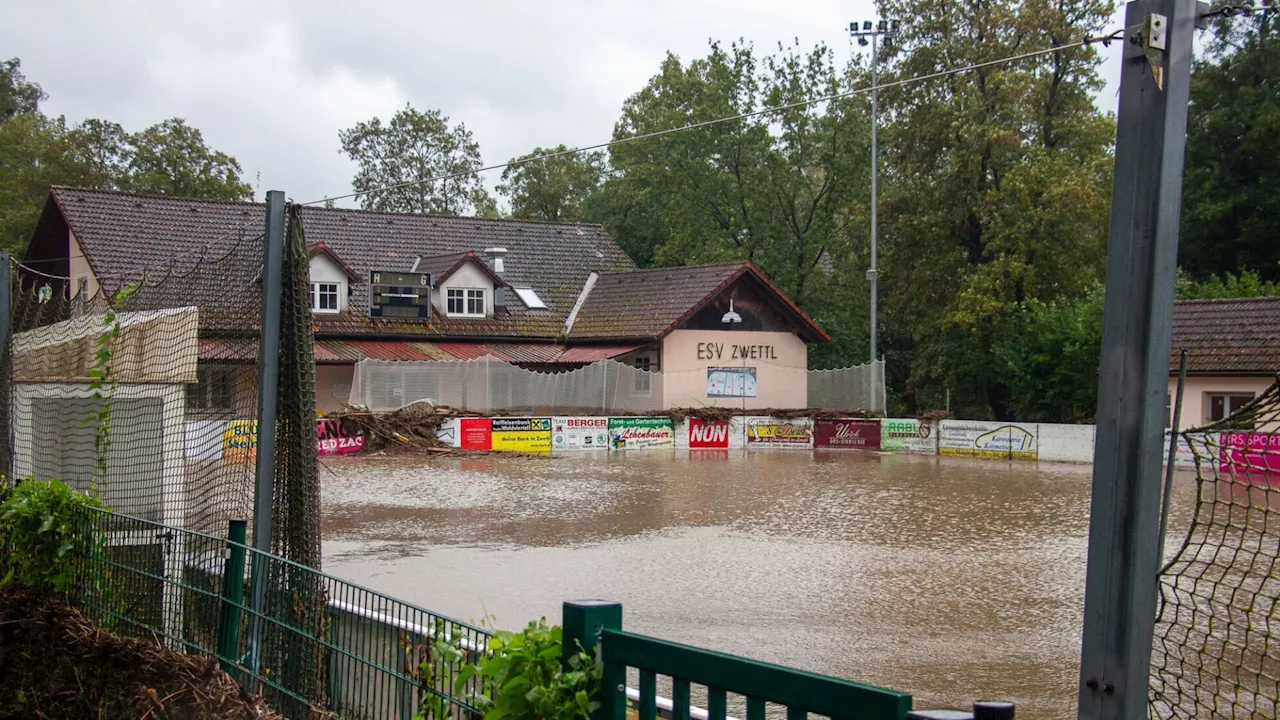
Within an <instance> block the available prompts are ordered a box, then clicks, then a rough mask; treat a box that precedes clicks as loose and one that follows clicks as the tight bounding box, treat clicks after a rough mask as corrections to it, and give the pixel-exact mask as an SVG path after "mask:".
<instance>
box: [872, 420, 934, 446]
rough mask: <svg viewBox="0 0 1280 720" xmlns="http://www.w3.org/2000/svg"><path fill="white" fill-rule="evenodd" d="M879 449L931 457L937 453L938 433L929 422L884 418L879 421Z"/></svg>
mask: <svg viewBox="0 0 1280 720" xmlns="http://www.w3.org/2000/svg"><path fill="white" fill-rule="evenodd" d="M880 449H881V450H888V451H890V452H908V453H928V454H929V455H933V454H934V453H936V452H937V451H938V433H937V432H935V426H934V423H932V422H930V421H929V420H914V419H908V418H885V419H884V420H881V421H880Z"/></svg>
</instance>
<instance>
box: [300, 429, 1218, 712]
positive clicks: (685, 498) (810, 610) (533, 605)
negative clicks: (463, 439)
mask: <svg viewBox="0 0 1280 720" xmlns="http://www.w3.org/2000/svg"><path fill="white" fill-rule="evenodd" d="M327 464H328V465H329V467H330V468H331V470H332V472H323V471H322V475H323V476H324V477H323V491H324V494H323V514H324V517H323V533H324V569H325V570H326V571H327V572H329V573H331V574H334V575H337V576H338V577H342V578H346V579H349V580H351V581H353V582H357V583H360V584H363V585H366V586H369V587H372V588H374V589H376V590H380V591H382V592H385V593H388V594H390V595H393V596H395V597H399V598H401V599H404V600H407V601H409V602H413V603H415V604H418V605H421V606H423V607H426V608H428V609H430V610H433V611H436V612H440V613H444V614H446V615H450V616H452V617H455V618H457V619H459V620H481V619H482V618H487V619H488V621H489V622H490V623H492V624H494V625H496V626H498V627H501V628H508V629H517V628H519V627H522V626H523V625H524V624H525V623H527V622H528V621H530V620H534V619H537V618H539V617H544V616H545V617H547V618H548V619H550V620H552V621H553V622H557V623H558V622H559V617H560V603H561V602H562V601H564V600H580V599H606V600H616V601H619V602H621V603H622V604H623V625H624V627H625V628H626V629H628V630H632V631H634V632H641V633H645V634H649V635H653V636H656V637H661V638H665V639H669V640H674V641H677V642H682V643H688V644H693V645H699V646H703V647H708V648H712V649H716V650H723V651H727V652H733V653H737V654H741V655H746V656H749V657H753V658H758V659H761V660H767V661H771V662H777V663H782V664H785V665H791V666H795V667H799V668H803V669H806V670H813V671H817V672H822V673H828V674H832V675H837V676H840V677H844V678H848V679H851V680H857V681H860V682H867V683H872V684H875V685H881V686H886V687H891V688H894V689H899V690H904V691H908V692H911V693H912V694H913V695H914V696H915V706H916V707H917V708H921V707H941V706H950V707H954V706H960V707H965V706H967V705H968V704H970V703H971V702H972V701H973V700H978V699H1007V700H1012V701H1015V702H1017V703H1018V704H1019V708H1018V715H1019V717H1021V718H1033V719H1034V718H1067V717H1073V716H1074V715H1075V698H1076V686H1077V683H1078V677H1077V673H1078V668H1079V652H1080V629H1081V617H1082V609H1083V597H1084V572H1085V553H1086V537H1087V533H1088V521H1089V490H1090V474H1089V470H1090V468H1089V467H1088V466H1085V465H1082V466H1074V465H1052V464H1036V463H1024V462H1003V461H990V460H966V459H958V458H940V457H933V456H909V455H878V454H874V453H858V452H851V451H812V452H807V451H776V452H756V451H753V452H750V453H747V452H745V451H738V450H731V451H690V452H684V451H681V452H677V453H672V452H669V451H667V452H664V451H638V452H631V453H600V454H583V455H580V456H576V457H575V456H565V457H556V458H503V457H499V456H485V457H472V458H456V457H443V458H432V459H424V460H389V459H388V460H379V459H376V458H375V459H362V460H345V461H340V462H334V461H328V463H327ZM1192 480H1193V479H1192V478H1190V477H1179V479H1178V482H1177V484H1176V486H1175V498H1174V513H1173V518H1172V520H1171V523H1170V524H1171V528H1172V529H1171V535H1174V536H1176V537H1179V538H1180V537H1181V536H1180V535H1179V533H1181V532H1183V528H1185V525H1186V522H1187V519H1188V517H1187V516H1188V513H1189V511H1190V508H1191V505H1192V501H1193V497H1192V495H1193V492H1194V483H1193V481H1192ZM1169 544H1170V545H1173V546H1175V547H1176V545H1177V542H1175V541H1174V540H1171V541H1170V543H1169ZM1170 552H1172V550H1170Z"/></svg>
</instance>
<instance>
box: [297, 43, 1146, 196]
mask: <svg viewBox="0 0 1280 720" xmlns="http://www.w3.org/2000/svg"><path fill="white" fill-rule="evenodd" d="M1129 29H1130V28H1124V29H1121V30H1116V31H1115V32H1112V33H1108V34H1106V35H1097V36H1089V35H1086V36H1085V37H1083V38H1081V39H1080V40H1077V41H1075V42H1070V43H1066V44H1065V45H1058V46H1055V47H1051V48H1045V49H1043V50H1033V51H1030V52H1025V53H1021V54H1018V55H1011V56H1009V57H1005V58H1000V59H998V60H987V61H984V62H980V63H974V64H972V65H966V66H964V67H960V68H954V69H951V70H940V71H938V72H935V73H930V74H928V75H918V76H915V77H910V78H904V79H902V80H894V81H892V82H887V83H883V84H880V85H874V84H873V85H869V86H867V87H861V88H857V89H854V90H846V91H844V92H839V93H833V94H831V95H823V96H820V97H815V98H810V99H808V100H799V101H796V102H793V103H786V104H784V105H775V106H772V107H767V108H761V109H760V110H753V111H751V112H746V113H741V114H738V115H730V116H727V117H721V118H715V119H714V120H702V121H700V122H695V123H689V124H688V125H681V126H679V127H673V128H667V129H665V130H655V131H653V132H648V133H643V134H640V135H631V136H629V137H624V138H619V139H617V140H610V141H608V142H602V143H597V144H595V145H585V146H582V147H577V148H572V149H569V150H560V151H557V152H551V153H545V154H542V155H535V156H533V157H528V158H520V159H516V160H512V161H510V162H505V163H498V164H496V165H487V166H485V167H481V168H476V169H474V170H463V171H460V172H454V173H446V174H444V175H435V176H433V177H429V178H423V179H421V180H408V181H405V182H401V183H394V184H392V185H386V186H384V187H380V188H374V189H372V190H359V191H356V192H351V193H347V194H345V195H338V196H334V197H325V198H321V199H319V200H312V201H311V202H305V203H300V204H301V205H303V206H307V205H318V204H320V203H324V202H333V201H337V200H346V199H348V198H354V197H360V196H362V195H371V194H374V193H381V192H386V191H388V190H399V189H400V188H406V187H413V186H415V185H425V184H427V183H433V182H439V181H441V180H452V179H454V178H459V177H467V176H470V175H477V174H479V173H482V172H488V171H490V170H501V169H503V168H508V167H516V166H519V165H525V164H527V163H531V162H537V161H539V160H550V159H551V158H557V157H564V156H566V155H577V154H579V153H584V152H590V151H592V150H602V149H604V148H608V147H613V146H615V145H622V144H624V143H629V142H635V141H637V140H651V139H653V138H658V137H663V136H664V135H672V134H674V133H678V132H685V131H687V130H697V129H698V128H704V127H709V126H711V125H718V124H720V123H726V122H732V121H734V120H745V119H747V118H753V117H759V116H761V115H771V114H773V113H777V112H782V111H784V110H793V109H795V108H801V107H808V106H810V105H817V104H818V103H824V102H830V101H832V100H840V99H843V98H848V97H854V96H856V95H862V94H864V93H869V92H871V91H872V90H884V89H887V88H895V87H902V86H904V85H911V84H914V83H918V82H925V81H927V80H936V79H938V78H943V77H948V76H951V75H958V74H960V73H963V72H969V71H971V70H979V69H981V68H985V67H991V66H993V65H1002V64H1005V63H1012V62H1017V61H1019V60H1026V59H1028V58H1034V57H1039V56H1041V55H1049V54H1051V53H1056V52H1061V51H1063V50H1070V49H1072V48H1077V47H1083V46H1085V45H1090V44H1093V43H1102V44H1103V45H1109V44H1110V43H1111V41H1113V40H1120V39H1122V38H1123V37H1124V34H1125V33H1126V32H1127V31H1128V30H1129Z"/></svg>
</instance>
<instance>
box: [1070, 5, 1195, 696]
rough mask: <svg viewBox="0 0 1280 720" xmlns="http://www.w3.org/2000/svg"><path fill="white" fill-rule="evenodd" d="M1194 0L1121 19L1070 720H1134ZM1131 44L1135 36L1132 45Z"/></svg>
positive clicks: (1153, 561)
mask: <svg viewBox="0 0 1280 720" xmlns="http://www.w3.org/2000/svg"><path fill="white" fill-rule="evenodd" d="M1198 11H1199V8H1198V7H1197V3H1196V0H1135V1H1134V2H1130V3H1129V4H1128V6H1127V8H1126V10H1125V27H1126V28H1142V29H1141V30H1129V31H1126V35H1127V38H1126V39H1127V40H1133V41H1132V42H1124V43H1121V47H1122V48H1123V49H1122V50H1121V52H1122V53H1123V61H1122V65H1121V74H1120V109H1119V113H1118V115H1117V126H1116V147H1115V175H1114V179H1113V185H1112V191H1111V226H1110V239H1109V244H1108V248H1107V283H1106V309H1105V314H1104V320H1103V332H1102V358H1101V360H1102V362H1101V368H1100V372H1099V374H1098V376H1099V387H1098V429H1097V438H1098V439H1097V444H1096V447H1095V450H1094V460H1093V496H1092V500H1091V508H1090V515H1089V551H1088V569H1087V571H1086V578H1085V599H1084V631H1083V639H1082V643H1081V657H1080V684H1079V689H1078V692H1079V704H1078V714H1079V717H1080V718H1081V719H1082V720H1084V719H1085V718H1088V719H1090V720H1114V719H1123V720H1145V719H1146V717H1147V714H1148V713H1147V711H1148V708H1147V702H1148V692H1149V684H1150V677H1151V643H1152V636H1153V634H1154V630H1155V625H1154V624H1155V613H1156V599H1157V592H1158V591H1157V587H1156V585H1157V580H1156V574H1155V572H1153V570H1154V568H1155V567H1156V565H1157V558H1156V553H1157V548H1158V546H1159V542H1160V538H1159V534H1160V489H1161V488H1160V470H1161V464H1162V463H1161V459H1162V458H1161V450H1162V446H1163V444H1164V443H1163V440H1164V425H1165V417H1164V408H1165V395H1166V393H1167V392H1168V385H1169V347H1170V345H1171V335H1172V323H1173V300H1174V279H1175V275H1176V269H1177V255H1178V224H1179V220H1180V214H1181V213H1180V206H1181V200H1182V197H1181V192H1182V168H1183V161H1184V156H1185V150H1186V131H1187V106H1188V103H1189V102H1190V88H1191V50H1192V41H1193V39H1194V38H1193V35H1194V34H1195V28H1196V21H1197V18H1196V16H1197V13H1198ZM1134 38H1136V40H1134Z"/></svg>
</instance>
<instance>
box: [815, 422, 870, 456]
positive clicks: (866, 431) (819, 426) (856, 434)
mask: <svg viewBox="0 0 1280 720" xmlns="http://www.w3.org/2000/svg"><path fill="white" fill-rule="evenodd" d="M813 446H814V447H816V448H854V449H858V450H879V449H880V421H879V420H863V419H857V418H838V419H835V420H816V421H814V424H813Z"/></svg>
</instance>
